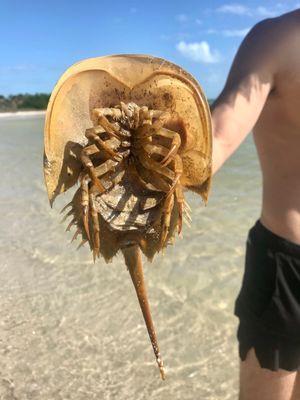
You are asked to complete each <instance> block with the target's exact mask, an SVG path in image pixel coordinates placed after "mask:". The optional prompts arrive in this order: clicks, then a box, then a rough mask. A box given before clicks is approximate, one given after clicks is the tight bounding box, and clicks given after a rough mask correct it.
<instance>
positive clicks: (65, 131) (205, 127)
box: [44, 55, 212, 203]
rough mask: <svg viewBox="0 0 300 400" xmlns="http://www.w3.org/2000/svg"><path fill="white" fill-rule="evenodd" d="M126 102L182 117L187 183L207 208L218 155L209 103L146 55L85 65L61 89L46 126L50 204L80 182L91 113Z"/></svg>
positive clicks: (178, 73) (184, 78) (180, 73)
mask: <svg viewBox="0 0 300 400" xmlns="http://www.w3.org/2000/svg"><path fill="white" fill-rule="evenodd" d="M112 87H113V90H112ZM120 101H123V102H125V103H128V102H135V103H136V104H138V105H147V106H149V107H151V108H154V109H160V110H172V111H175V112H177V113H178V114H179V115H180V117H181V118H182V121H183V123H184V126H183V128H182V129H183V130H184V131H185V137H186V143H185V148H184V154H182V159H183V162H184V176H182V178H181V183H182V185H183V186H186V187H188V188H189V189H191V190H194V191H196V192H197V193H199V194H201V196H202V198H203V199H204V201H205V202H206V201H207V197H208V191H209V187H210V178H211V155H212V137H211V124H210V112H209V106H208V103H207V101H206V98H205V96H204V94H203V92H202V90H201V88H200V86H199V84H198V83H197V82H196V80H195V79H194V78H193V77H192V76H191V75H190V74H188V73H187V72H186V71H184V70H183V69H182V68H180V67H179V66H177V65H175V64H172V63H170V62H168V61H166V60H163V59H161V58H156V57H151V56H146V55H114V56H106V57H97V58H91V59H87V60H83V61H81V62H79V63H77V64H75V65H73V66H72V67H70V68H69V69H68V70H67V71H66V72H65V73H64V74H63V75H62V77H61V78H60V80H59V81H58V83H57V84H56V86H55V88H54V90H53V92H52V95H51V98H50V101H49V105H48V108H47V114H46V123H45V153H44V174H45V181H46V186H47V191H48V197H49V200H50V202H51V203H52V202H53V201H54V199H55V197H56V196H57V195H58V194H59V193H62V192H64V191H66V190H67V189H69V188H70V187H71V186H73V185H74V184H75V183H76V181H77V178H78V174H79V171H80V165H79V163H78V161H77V159H76V155H78V152H79V151H80V149H81V147H82V145H84V144H86V138H85V136H84V135H83V132H84V131H85V130H86V129H87V128H91V127H92V126H93V119H92V115H91V110H92V109H94V108H100V107H111V106H114V105H115V104H117V103H119V102H120ZM201 154H202V155H203V154H204V155H205V156H206V159H207V162H204V161H203V157H201V156H199V155H201Z"/></svg>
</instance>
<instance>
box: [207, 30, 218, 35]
mask: <svg viewBox="0 0 300 400" xmlns="http://www.w3.org/2000/svg"><path fill="white" fill-rule="evenodd" d="M205 33H207V34H208V35H214V34H216V33H218V31H217V30H216V29H207V30H206V31H205Z"/></svg>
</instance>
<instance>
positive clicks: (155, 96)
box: [44, 55, 212, 379]
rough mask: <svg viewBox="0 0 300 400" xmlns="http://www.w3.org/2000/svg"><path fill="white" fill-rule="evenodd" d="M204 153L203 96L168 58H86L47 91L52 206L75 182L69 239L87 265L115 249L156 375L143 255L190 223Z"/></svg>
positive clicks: (207, 138)
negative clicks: (83, 249) (84, 250)
mask: <svg viewBox="0 0 300 400" xmlns="http://www.w3.org/2000/svg"><path fill="white" fill-rule="evenodd" d="M211 158H212V135H211V123H210V113H209V107H208V103H207V101H206V98H205V96H204V94H203V92H202V90H201V88H200V86H199V85H198V83H197V81H196V80H195V79H194V78H193V77H192V76H191V75H190V74H188V73H187V72H186V71H184V70H183V69H182V68H180V67H178V66H177V65H175V64H172V63H170V62H168V61H166V60H163V59H160V58H155V57H151V56H146V55H115V56H108V57H98V58H93V59H88V60H84V61H81V62H79V63H77V64H75V65H73V66H72V67H71V68H69V69H68V70H67V71H66V72H65V73H64V74H63V75H62V77H61V78H60V80H59V81H58V83H57V85H56V86H55V88H54V90H53V92H52V95H51V98H50V101H49V105H48V109H47V114H46V122H45V151H44V176H45V183H46V187H47V192H48V197H49V200H50V204H51V206H52V204H53V202H54V200H55V198H56V197H57V196H58V195H59V194H60V193H63V192H65V191H66V190H68V189H69V188H71V187H73V186H74V185H75V184H78V189H77V190H76V191H75V194H74V196H73V199H72V201H71V203H69V204H68V205H67V206H66V208H67V209H69V210H68V212H67V214H66V217H65V218H67V217H71V218H72V220H71V222H70V223H69V225H68V228H67V229H70V228H71V226H72V225H74V226H75V228H76V231H75V235H74V239H76V238H77V236H81V239H82V242H81V244H85V243H88V245H89V247H90V249H91V251H92V253H93V258H94V261H95V260H96V258H98V257H99V256H100V255H101V256H103V258H104V259H105V261H109V260H110V259H112V258H113V257H114V256H115V255H116V254H117V252H118V251H121V252H122V253H123V255H124V259H125V263H126V265H127V267H128V270H129V272H130V276H131V278H132V281H133V284H134V287H135V290H136V293H137V297H138V300H139V303H140V307H141V310H142V312H143V316H144V319H145V323H146V326H147V329H148V333H149V337H150V340H151V343H152V347H153V350H154V354H155V357H156V361H157V364H158V367H159V369H160V374H161V377H162V379H164V378H165V373H164V368H163V362H162V358H161V355H160V352H159V347H158V342H157V337H156V333H155V329H154V325H153V321H152V317H151V313H150V307H149V302H148V298H147V292H146V287H145V282H144V277H143V269H142V258H141V252H142V253H144V255H145V256H146V257H147V258H148V259H149V260H152V259H153V257H154V255H155V254H156V253H157V252H159V251H161V250H162V249H164V248H165V247H166V246H167V245H168V244H170V243H172V242H173V241H174V237H175V235H176V232H177V233H180V232H181V230H182V223H183V221H184V220H186V221H187V222H188V221H190V220H191V218H190V214H189V213H190V211H191V210H190V208H189V206H188V204H187V202H186V200H185V198H184V190H185V189H190V190H192V191H195V192H196V193H198V194H200V195H201V197H202V199H203V200H204V202H205V203H206V202H207V199H208V193H209V188H210V182H211ZM63 211H65V209H64V210H63ZM81 244H80V245H81Z"/></svg>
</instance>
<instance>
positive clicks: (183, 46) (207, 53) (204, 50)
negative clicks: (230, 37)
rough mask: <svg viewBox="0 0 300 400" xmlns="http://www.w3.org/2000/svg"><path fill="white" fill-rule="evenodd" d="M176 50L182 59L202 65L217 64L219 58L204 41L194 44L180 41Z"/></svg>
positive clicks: (216, 52) (217, 53) (215, 51)
mask: <svg viewBox="0 0 300 400" xmlns="http://www.w3.org/2000/svg"><path fill="white" fill-rule="evenodd" d="M176 48H177V50H178V51H179V53H181V54H182V55H183V56H184V57H186V58H189V59H190V60H193V61H196V62H201V63H204V64H215V63H218V62H219V61H220V58H221V57H220V54H219V52H218V51H217V50H214V51H212V50H211V49H210V46H209V44H208V43H207V42H205V41H202V42H195V43H186V42H185V41H181V42H179V43H178V44H177V46H176Z"/></svg>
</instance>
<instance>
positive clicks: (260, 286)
mask: <svg viewBox="0 0 300 400" xmlns="http://www.w3.org/2000/svg"><path fill="white" fill-rule="evenodd" d="M212 121H213V132H214V150H213V169H214V172H216V171H217V170H218V169H219V168H220V166H221V165H222V164H223V163H224V161H225V160H226V159H227V158H228V157H229V156H230V155H231V154H232V153H233V152H234V151H235V149H236V148H237V147H238V146H239V145H240V143H241V142H242V141H243V139H244V138H245V137H246V136H247V134H248V133H249V132H250V131H252V130H253V134H254V140H255V144H256V148H257V152H258V155H259V159H260V165H261V169H262V176H263V201H262V211H261V216H260V220H259V221H258V222H257V223H256V224H255V226H254V227H253V228H252V229H251V230H250V232H249V237H248V241H247V251H246V268H245V274H244V279H243V284H242V288H241V291H240V293H239V296H238V298H237V300H236V304H235V314H236V315H237V316H238V317H239V321H240V324H239V328H238V340H239V354H240V358H241V363H240V400H299V399H300V9H298V10H295V11H293V12H291V13H288V14H285V15H283V16H281V17H278V18H274V19H268V20H265V21H263V22H261V23H259V24H257V25H256V26H255V27H254V28H253V29H252V30H251V31H250V33H249V34H248V35H247V37H246V38H245V40H244V41H243V43H242V45H241V47H240V49H239V51H238V53H237V55H236V57H235V60H234V62H233V65H232V67H231V71H230V73H229V76H228V79H227V82H226V85H225V88H224V89H223V91H222V93H221V95H220V96H219V98H218V99H217V100H216V102H215V103H214V105H213V107H212ZM297 369H298V370H299V372H297Z"/></svg>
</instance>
